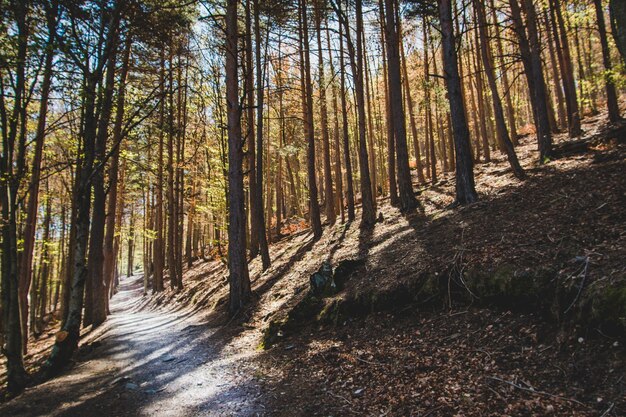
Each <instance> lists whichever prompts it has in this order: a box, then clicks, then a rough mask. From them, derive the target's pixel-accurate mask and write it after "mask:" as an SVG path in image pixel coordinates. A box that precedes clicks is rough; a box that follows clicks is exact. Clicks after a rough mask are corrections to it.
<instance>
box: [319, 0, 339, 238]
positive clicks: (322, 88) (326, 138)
mask: <svg viewBox="0 0 626 417" xmlns="http://www.w3.org/2000/svg"><path fill="white" fill-rule="evenodd" d="M320 8H321V5H320V4H319V3H318V4H316V6H315V29H316V35H317V56H318V58H317V71H318V86H319V93H320V98H319V100H320V123H321V126H320V128H321V130H322V154H323V158H324V194H325V195H326V198H325V201H324V202H325V208H326V219H327V220H328V223H329V224H330V225H331V226H332V225H334V224H335V222H336V221H337V215H336V214H335V196H334V194H333V179H332V174H331V169H330V135H329V132H328V109H327V105H326V79H325V77H324V51H323V50H322V13H323V11H322V10H320Z"/></svg>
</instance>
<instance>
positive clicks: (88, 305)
mask: <svg viewBox="0 0 626 417" xmlns="http://www.w3.org/2000/svg"><path fill="white" fill-rule="evenodd" d="M114 37H115V39H114V41H113V43H112V50H111V53H110V56H109V60H108V63H107V72H106V80H105V87H104V90H105V91H104V97H103V99H102V103H101V109H100V119H99V121H98V133H97V136H96V145H95V160H94V163H95V166H94V173H93V178H92V180H91V181H92V186H93V191H94V197H93V202H92V205H93V211H92V214H91V231H90V236H89V260H88V263H87V269H88V279H89V282H90V283H91V285H90V287H91V288H90V289H91V291H90V292H86V293H85V298H86V299H85V317H84V323H83V326H88V325H90V324H91V325H93V327H94V328H95V327H97V326H99V325H100V324H102V323H103V322H104V321H105V320H106V317H107V311H106V297H107V294H106V293H105V290H106V287H105V284H104V277H103V272H104V270H103V264H104V252H103V251H104V248H103V244H104V226H105V221H106V191H105V189H104V164H105V159H104V158H105V156H106V155H105V154H106V150H107V149H106V148H107V140H108V137H109V121H110V120H111V113H112V110H113V92H114V86H115V67H116V64H117V46H118V40H117V35H114ZM89 294H91V299H89V298H87V297H88V295H89Z"/></svg>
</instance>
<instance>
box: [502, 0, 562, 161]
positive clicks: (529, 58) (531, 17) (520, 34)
mask: <svg viewBox="0 0 626 417" xmlns="http://www.w3.org/2000/svg"><path fill="white" fill-rule="evenodd" d="M528 3H529V4H528ZM509 5H510V7H511V18H512V20H513V28H514V30H515V33H516V35H517V39H518V45H519V49H520V55H521V57H522V64H523V65H524V72H525V74H526V81H527V83H528V90H529V96H530V101H531V107H532V111H533V118H534V121H535V126H536V130H537V143H538V147H539V162H540V163H543V162H545V161H547V160H549V159H550V157H551V156H552V134H551V129H550V120H549V116H548V93H547V88H546V82H545V78H544V76H543V64H542V62H541V50H540V45H539V37H538V36H537V22H536V15H535V13H534V10H535V8H534V5H533V3H532V1H529V2H527V1H526V0H522V5H523V6H524V9H525V12H526V24H524V21H523V20H522V9H521V8H520V3H519V1H518V0H509ZM527 31H528V32H527Z"/></svg>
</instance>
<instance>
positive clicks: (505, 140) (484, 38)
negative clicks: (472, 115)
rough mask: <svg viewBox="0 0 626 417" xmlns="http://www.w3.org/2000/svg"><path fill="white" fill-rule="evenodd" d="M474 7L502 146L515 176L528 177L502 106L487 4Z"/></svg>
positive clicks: (477, 3) (478, 2)
mask: <svg viewBox="0 0 626 417" xmlns="http://www.w3.org/2000/svg"><path fill="white" fill-rule="evenodd" d="M474 7H476V14H477V16H478V22H477V23H478V29H479V32H480V50H481V56H482V60H483V67H484V68H485V73H486V75H487V82H488V84H489V89H490V90H491V100H492V103H493V113H494V115H495V118H496V129H497V132H498V136H499V138H500V140H501V141H502V146H503V147H504V150H505V152H506V156H507V158H508V160H509V163H510V164H511V168H513V173H514V174H515V176H516V177H517V178H519V179H521V180H523V179H524V178H525V177H526V174H525V173H524V170H523V169H522V167H521V165H520V163H519V161H518V159H517V154H516V153H515V149H514V148H513V142H512V141H511V137H510V136H509V130H508V129H507V127H506V121H505V120H504V108H503V106H502V101H501V100H500V93H499V92H498V84H497V82H496V74H495V71H494V68H493V57H492V56H491V48H489V44H488V38H489V37H488V34H487V15H486V12H485V6H484V5H483V4H482V2H480V1H478V0H474Z"/></svg>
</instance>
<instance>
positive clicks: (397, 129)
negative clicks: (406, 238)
mask: <svg viewBox="0 0 626 417" xmlns="http://www.w3.org/2000/svg"><path fill="white" fill-rule="evenodd" d="M398 28H399V22H397V21H396V11H395V7H394V0H385V40H386V46H387V82H388V84H389V104H390V106H391V115H392V119H393V127H394V138H395V144H396V157H397V169H398V191H399V197H400V209H401V210H402V211H403V212H409V211H411V210H413V209H414V208H415V207H416V206H417V205H418V203H417V200H416V199H415V195H414V194H413V186H412V184H411V172H410V170H409V152H408V149H407V143H406V120H405V118H404V106H403V105H402V84H401V75H400V53H399V44H400V41H399V38H398ZM405 82H407V83H408V80H405Z"/></svg>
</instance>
